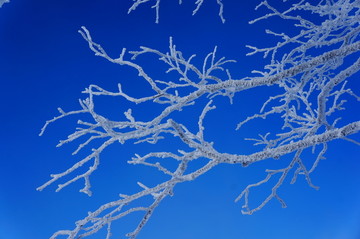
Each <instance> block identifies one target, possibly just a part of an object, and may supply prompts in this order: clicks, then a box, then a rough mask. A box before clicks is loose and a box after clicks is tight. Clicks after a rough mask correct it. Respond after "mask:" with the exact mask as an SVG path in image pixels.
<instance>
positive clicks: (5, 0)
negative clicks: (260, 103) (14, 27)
mask: <svg viewBox="0 0 360 239" xmlns="http://www.w3.org/2000/svg"><path fill="white" fill-rule="evenodd" d="M8 2H10V1H9V0H0V8H1V7H2V5H4V3H8Z"/></svg>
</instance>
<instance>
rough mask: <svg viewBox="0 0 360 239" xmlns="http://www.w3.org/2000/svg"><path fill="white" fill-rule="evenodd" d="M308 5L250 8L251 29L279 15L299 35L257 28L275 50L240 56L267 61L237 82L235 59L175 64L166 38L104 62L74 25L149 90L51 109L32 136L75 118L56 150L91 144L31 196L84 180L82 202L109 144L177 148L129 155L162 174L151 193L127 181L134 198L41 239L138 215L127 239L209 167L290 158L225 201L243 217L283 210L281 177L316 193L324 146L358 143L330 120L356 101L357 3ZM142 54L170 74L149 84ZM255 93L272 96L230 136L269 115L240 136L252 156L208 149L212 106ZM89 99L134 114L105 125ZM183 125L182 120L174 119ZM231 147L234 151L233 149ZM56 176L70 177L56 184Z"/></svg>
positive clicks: (214, 56) (78, 233)
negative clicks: (145, 109) (258, 196)
mask: <svg viewBox="0 0 360 239" xmlns="http://www.w3.org/2000/svg"><path fill="white" fill-rule="evenodd" d="M148 1H150V0H135V1H134V4H133V6H132V7H131V8H130V9H129V11H132V10H135V9H136V7H137V6H139V5H141V4H142V3H146V2H148ZM317 2H318V3H313V5H312V4H310V3H308V2H306V1H303V0H302V1H299V2H298V3H295V4H293V5H292V6H291V7H290V8H289V9H287V10H285V11H282V12H281V11H279V10H277V9H276V8H275V7H273V6H272V5H270V4H269V3H268V2H267V1H264V2H262V3H261V4H260V5H259V6H258V8H259V7H266V8H267V9H268V11H269V12H270V13H268V14H266V15H265V16H262V17H259V18H257V19H255V20H254V21H252V22H251V23H255V22H257V21H259V20H268V19H269V18H271V17H280V18H282V19H284V20H287V21H288V20H290V21H293V22H294V28H295V29H299V30H298V32H297V33H292V35H290V34H286V33H275V32H273V31H272V30H267V31H266V33H268V34H271V35H274V36H275V37H278V38H279V42H278V43H277V44H276V45H275V46H272V47H267V48H257V47H254V46H249V48H250V49H252V50H253V51H252V52H250V53H249V55H252V54H256V53H262V54H264V57H268V56H271V57H270V59H269V61H270V62H269V64H267V65H265V66H264V69H263V70H256V71H254V72H253V74H251V75H250V76H247V77H245V78H234V77H233V74H231V72H230V70H229V69H228V65H229V64H234V63H235V61H234V60H226V59H225V58H224V57H218V50H217V49H218V48H217V47H215V48H214V50H213V51H211V52H210V53H209V54H208V55H206V56H205V57H204V58H203V60H202V61H201V63H200V64H198V63H196V64H195V63H194V59H195V57H197V56H196V55H195V54H194V55H191V56H189V57H185V55H184V54H183V53H182V52H181V51H180V50H179V49H178V48H177V47H176V45H175V44H174V41H173V39H172V38H170V40H169V46H168V51H166V52H164V51H160V50H157V49H153V48H150V47H143V46H142V47H140V49H139V50H137V51H127V50H126V49H125V48H124V49H123V50H122V51H121V53H120V55H119V57H116V58H114V57H111V56H109V55H108V54H107V52H106V50H105V49H103V48H102V47H101V45H100V44H98V43H96V42H95V41H94V40H93V39H92V36H91V34H90V32H89V30H88V29H86V28H85V27H82V28H81V30H80V31H79V33H80V34H81V36H82V37H83V38H84V40H85V41H86V42H87V44H88V45H89V48H90V50H91V51H92V52H94V54H95V55H96V56H100V57H102V58H104V59H106V60H107V61H109V62H111V63H114V64H118V65H120V66H122V67H128V68H132V69H134V70H135V71H136V72H137V74H138V76H139V77H140V78H141V79H142V80H143V82H144V84H148V85H149V86H150V87H151V89H152V92H151V93H147V95H143V96H140V97H135V96H132V95H130V94H128V93H127V92H125V91H124V90H123V89H122V86H121V84H120V83H119V84H118V89H117V90H116V91H109V90H106V89H103V88H102V87H100V86H97V85H90V86H89V87H88V88H86V89H85V90H84V91H83V93H84V94H85V95H86V99H84V100H80V101H79V103H80V109H79V110H74V111H68V112H65V111H64V110H62V109H60V108H59V113H60V115H59V116H57V117H55V118H53V119H51V120H49V121H47V122H46V123H45V126H44V127H43V129H42V130H41V135H42V134H43V133H44V131H45V129H46V128H47V127H48V126H49V124H50V123H53V122H54V121H56V120H59V119H62V118H65V117H68V116H72V117H73V116H74V115H78V116H79V117H80V115H84V114H85V115H88V116H90V119H91V120H87V121H84V120H79V121H78V124H79V127H78V128H76V130H75V132H74V133H72V134H70V135H69V136H68V138H67V139H64V140H61V141H60V143H59V144H58V146H62V145H63V144H66V143H71V142H73V141H75V140H77V139H80V138H81V139H83V143H81V144H79V145H78V147H77V149H76V150H75V151H74V153H73V154H74V155H76V154H77V153H78V152H79V151H81V150H85V148H88V147H90V144H91V145H96V144H97V145H98V146H97V147H95V148H94V149H92V151H91V153H90V154H88V155H87V156H86V157H84V158H82V159H80V160H79V161H78V162H77V163H75V164H74V165H73V166H72V167H70V168H69V169H67V170H65V171H64V172H61V173H58V174H52V175H51V179H50V180H49V181H47V182H46V183H44V184H43V185H42V186H40V187H38V190H43V189H44V188H46V187H48V186H50V185H51V184H53V183H55V182H58V181H63V180H64V182H62V183H60V184H59V185H58V188H57V191H59V190H61V189H63V188H64V187H66V186H68V185H70V184H72V183H73V182H76V181H77V180H84V187H83V188H82V189H81V190H80V191H81V192H83V193H86V194H87V195H89V196H90V195H91V190H90V188H91V183H90V176H91V174H92V173H93V172H94V171H95V170H96V169H97V167H98V165H99V164H100V161H101V154H102V152H103V151H104V150H106V148H107V147H108V146H109V145H111V144H114V143H120V144H125V143H130V144H131V143H134V144H142V143H150V144H157V143H158V142H159V141H167V142H172V140H174V139H176V140H178V141H180V142H181V144H179V145H178V150H177V151H176V152H174V151H172V150H170V149H166V148H164V149H163V151H160V152H156V151H152V152H148V153H146V154H145V155H139V154H136V153H135V156H134V157H133V158H132V159H131V160H129V161H128V163H129V164H134V165H145V166H148V167H151V168H154V169H155V170H156V172H160V173H161V174H163V175H165V177H167V179H166V180H164V181H163V182H161V183H159V184H157V185H153V186H150V185H147V184H146V183H144V182H137V185H138V186H139V187H140V188H139V191H138V192H137V193H135V194H131V195H125V194H120V199H115V200H114V201H112V202H109V203H106V204H104V205H102V206H100V207H99V208H98V209H97V210H95V211H94V212H90V213H89V214H88V216H87V217H85V218H84V219H81V220H79V221H77V222H76V224H75V228H74V229H73V230H60V231H58V232H56V233H54V234H53V236H52V237H51V238H53V239H55V238H57V237H58V236H61V235H66V236H68V238H80V237H81V238H83V237H86V236H89V235H92V234H94V233H96V232H98V231H99V230H100V229H102V228H107V229H106V230H107V233H108V234H107V238H110V235H111V225H112V222H113V221H115V220H118V219H120V218H123V217H126V216H127V215H129V214H132V213H135V212H143V216H142V218H141V220H140V221H139V223H138V225H137V227H136V228H135V229H134V230H133V231H132V232H130V233H128V234H127V237H128V238H132V239H134V238H136V237H137V236H138V234H139V233H140V231H141V229H142V228H143V227H144V225H145V224H146V223H147V222H148V220H149V219H150V217H151V215H152V213H153V212H154V210H155V209H156V208H157V207H158V206H159V205H160V203H161V202H162V200H163V199H164V198H166V197H167V196H172V195H173V194H174V188H175V186H176V185H178V184H180V183H182V182H187V181H192V180H195V179H197V178H198V177H200V176H201V175H203V174H205V173H206V172H208V171H209V170H211V169H213V168H214V167H216V166H217V165H219V164H240V165H242V166H244V167H245V166H249V165H252V164H255V163H256V162H259V161H262V160H267V159H272V158H274V159H278V160H280V159H281V160H284V161H286V160H287V158H289V157H290V158H291V160H290V162H288V163H287V166H286V167H284V168H280V169H267V170H266V172H265V174H266V176H265V178H264V179H263V180H261V181H259V182H256V183H252V184H250V185H248V186H247V187H246V188H245V189H244V190H243V191H242V192H241V193H240V194H239V196H238V197H237V198H236V200H235V201H240V200H243V201H244V204H243V211H242V212H243V213H244V214H252V213H254V212H256V211H258V210H260V209H262V208H263V207H264V206H265V205H266V204H267V203H268V202H269V201H270V200H272V199H276V200H278V201H279V202H280V204H281V205H282V206H283V207H286V204H285V201H284V199H283V198H282V197H280V195H279V194H278V189H279V188H280V187H281V185H282V184H283V183H284V182H285V179H287V178H288V177H291V183H295V182H296V180H297V179H298V177H299V176H300V175H301V176H304V179H305V180H306V182H307V183H308V185H309V186H310V187H312V188H315V189H317V188H318V187H317V186H315V185H314V184H313V182H312V180H311V174H312V173H313V172H314V171H315V169H316V167H317V166H318V165H319V163H320V161H321V160H322V159H324V158H325V154H326V151H327V149H328V147H330V146H331V142H332V141H334V140H347V141H349V142H352V143H355V144H357V145H359V143H358V142H356V141H355V140H354V139H352V138H351V137H352V135H354V134H357V133H358V132H359V130H360V119H359V120H357V121H353V122H346V121H341V118H340V117H337V116H336V115H340V116H341V115H342V114H343V112H344V111H345V112H346V101H347V100H349V99H351V100H353V101H359V100H360V97H359V96H358V93H359V92H356V90H357V89H354V91H353V90H352V89H350V88H349V87H348V85H349V84H348V82H350V81H353V80H354V78H356V77H355V74H359V70H360V57H359V53H360V34H359V33H360V25H359V22H360V3H359V1H350V0H340V1H336V2H333V1H317ZM180 3H181V1H180ZM159 4H160V0H157V1H156V4H155V5H154V8H156V11H157V20H158V10H159ZM196 4H197V8H196V9H195V11H194V13H196V12H197V11H198V9H199V8H200V7H201V5H202V4H203V1H197V2H196ZM218 4H219V5H220V6H221V16H222V4H221V1H218ZM309 11H310V12H311V13H312V14H317V15H318V16H319V19H321V21H319V19H317V20H316V21H315V20H314V18H306V17H307V16H309V14H303V15H301V14H299V12H305V13H308V12H309ZM334 11H335V12H334ZM282 52H285V53H282ZM148 55H149V56H155V58H157V59H158V60H159V64H164V65H165V66H166V70H165V73H170V72H171V74H169V75H167V76H168V77H166V79H162V80H159V79H157V80H155V77H154V76H152V75H151V74H150V73H148V71H147V70H146V66H141V65H140V64H138V63H137V59H138V58H140V57H144V56H148ZM156 78H158V77H156ZM260 86H263V87H267V86H272V87H277V88H278V91H277V92H278V93H277V94H275V93H274V94H273V95H271V96H269V98H268V99H267V100H265V101H264V103H263V105H262V106H261V107H260V109H259V113H256V114H253V115H247V116H244V117H243V118H242V119H239V121H240V122H239V123H238V125H237V127H236V129H237V130H242V129H243V127H245V125H246V124H248V123H250V122H252V121H253V120H254V119H258V118H260V119H263V120H266V119H267V118H268V117H269V116H272V117H277V119H278V122H280V123H281V128H280V129H279V130H278V131H275V132H264V133H263V134H260V137H259V138H245V139H246V140H252V141H254V142H255V145H260V146H261V147H257V148H255V149H256V152H254V153H252V154H234V153H227V152H221V151H220V150H219V149H217V148H216V147H215V145H216V144H215V143H214V142H211V141H208V138H207V130H206V129H207V128H209V127H216V126H214V125H213V126H209V125H208V124H207V125H206V127H205V124H206V120H207V118H208V117H211V115H212V114H216V112H217V111H216V108H217V107H216V104H217V99H218V98H220V97H228V98H229V99H230V103H231V102H232V101H233V100H235V98H234V96H235V95H240V94H242V93H243V91H245V90H250V89H255V88H257V87H260ZM99 96H108V97H119V99H120V100H123V101H125V102H131V103H134V104H133V105H135V106H134V108H133V109H128V110H126V111H124V112H122V113H123V115H124V117H123V119H122V120H113V119H108V118H107V117H105V116H103V115H101V114H100V113H99V112H98V111H96V110H95V107H94V105H95V100H94V99H95V98H97V97H99ZM144 103H148V104H152V105H153V106H154V107H157V108H160V109H162V110H161V111H160V112H159V113H158V114H156V115H154V116H153V117H152V118H151V119H150V120H145V119H143V118H141V117H139V116H138V115H137V114H136V112H137V110H138V108H137V107H139V106H141V105H142V104H144ZM187 108H193V109H195V111H196V112H197V114H192V115H190V116H189V115H186V116H185V117H179V115H181V114H183V110H185V109H187ZM183 116H184V115H183ZM189 117H190V118H191V119H192V120H188V119H187V120H184V118H189ZM219 120H221V117H220V118H219ZM194 125H195V127H194ZM234 128H235V126H234ZM239 145H240V146H241V142H239ZM309 149H312V153H313V157H312V159H311V158H309V156H308V155H307V154H305V153H304V152H305V151H307V150H309ZM305 155H306V156H305ZM285 156H288V157H285ZM200 159H201V160H204V159H205V160H206V162H205V164H202V165H201V166H198V168H195V169H192V170H189V169H188V164H189V163H191V162H193V161H199V160H200ZM168 160H172V161H173V162H174V164H175V165H176V167H175V168H169V167H168V164H166V163H165V161H168ZM311 160H312V161H311ZM88 162H91V163H92V164H91V166H90V167H89V168H88V169H87V170H85V173H81V174H79V173H78V171H80V169H82V168H83V167H85V165H87V163H88ZM305 162H306V163H305ZM311 162H312V163H311ZM309 163H310V164H311V166H310V167H309V166H308V165H309ZM83 171H84V170H82V172H83ZM74 175H76V176H74ZM291 175H292V176H291ZM65 176H68V177H70V179H65ZM68 177H66V178H68ZM71 177H72V178H71ZM273 177H277V178H278V179H277V181H276V182H275V184H274V185H273V186H272V189H271V192H270V193H269V194H268V196H267V197H266V198H265V199H263V200H262V202H261V203H260V205H258V206H256V207H255V208H251V207H250V204H249V200H250V195H251V190H252V189H253V188H254V187H261V186H262V185H264V184H270V179H272V178H273ZM144 198H150V200H151V203H150V204H146V203H144V205H143V206H134V204H135V202H136V204H137V205H138V203H137V202H138V201H141V202H143V201H142V199H144Z"/></svg>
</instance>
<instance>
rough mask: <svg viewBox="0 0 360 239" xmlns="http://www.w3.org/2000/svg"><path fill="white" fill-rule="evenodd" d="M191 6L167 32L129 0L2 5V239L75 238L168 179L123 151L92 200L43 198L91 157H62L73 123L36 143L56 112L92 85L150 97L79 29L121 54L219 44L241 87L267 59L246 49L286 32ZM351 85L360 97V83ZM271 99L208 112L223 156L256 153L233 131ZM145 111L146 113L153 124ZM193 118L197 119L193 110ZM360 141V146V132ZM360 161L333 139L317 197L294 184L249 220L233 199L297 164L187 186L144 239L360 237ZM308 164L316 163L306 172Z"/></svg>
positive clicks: (167, 18)
mask: <svg viewBox="0 0 360 239" xmlns="http://www.w3.org/2000/svg"><path fill="white" fill-rule="evenodd" d="M184 2H186V3H184V4H183V5H182V6H178V5H177V1H163V2H162V3H161V12H160V23H159V24H155V23H154V19H155V14H154V11H153V10H152V9H150V8H149V6H150V5H149V4H147V5H146V6H145V5H144V6H142V7H140V8H139V9H138V10H137V11H135V12H133V13H131V14H130V15H128V14H126V13H127V9H128V8H129V7H130V4H131V1H130V0H121V1H115V0H101V1H100V0H92V1H84V0H77V1H69V0H62V1H45V0H32V1H30V0H18V1H15V0H14V1H12V2H11V3H8V4H4V5H3V7H2V8H1V9H0V81H1V93H0V104H1V111H0V112H1V113H0V115H1V117H0V127H1V144H0V160H1V161H0V162H1V164H0V239H25V238H26V239H43V238H49V237H50V235H52V233H53V232H55V231H57V230H59V229H72V228H73V225H74V222H75V221H76V220H78V219H81V218H83V217H84V216H86V214H87V211H92V210H95V209H96V208H98V206H100V205H101V204H103V203H106V202H108V201H111V200H115V199H117V198H118V196H117V195H118V193H125V194H130V193H134V192H137V191H138V190H139V188H138V186H137V185H136V182H137V181H139V180H140V181H142V182H144V183H145V184H146V183H148V184H149V185H150V186H151V185H152V184H154V183H156V182H158V181H159V180H161V177H160V176H159V177H158V176H153V175H158V174H159V172H157V171H156V170H152V169H147V168H144V167H141V166H140V167H138V166H131V165H127V164H126V161H127V160H128V159H130V157H131V156H133V154H134V153H139V154H144V153H146V152H147V151H148V150H151V146H146V145H143V146H132V145H130V144H126V145H125V146H120V145H114V146H112V147H110V148H109V149H107V150H106V151H105V152H104V154H103V155H102V163H101V165H100V168H99V169H98V171H97V172H96V173H94V175H93V177H92V178H91V179H92V182H93V183H92V184H93V188H92V189H93V192H94V195H93V196H92V197H88V196H86V195H85V194H82V193H78V190H79V189H80V188H81V187H82V183H83V182H79V183H75V184H73V185H71V186H70V187H68V188H65V189H64V190H63V191H61V192H59V193H55V192H54V190H55V188H56V187H55V185H52V186H50V187H48V188H46V189H45V190H44V191H42V192H38V191H36V190H35V188H36V187H38V186H39V185H41V184H42V183H44V182H45V181H46V180H48V179H49V175H50V173H56V172H60V171H63V170H65V169H66V168H67V167H69V166H70V165H72V164H73V162H75V161H76V159H78V158H79V157H80V156H84V155H85V153H86V152H87V151H84V153H82V154H80V155H79V156H74V157H73V156H71V152H72V151H73V150H74V149H75V147H76V145H75V144H70V145H66V146H64V147H62V148H55V145H56V144H57V142H58V140H60V139H64V138H66V136H67V135H68V134H70V133H72V132H73V130H74V128H75V123H76V120H77V118H76V117H72V118H68V119H64V120H61V121H58V122H57V123H55V124H53V125H51V126H50V127H49V129H48V131H47V132H46V133H45V135H44V136H43V137H39V136H38V134H39V132H40V129H41V127H42V126H43V124H44V122H45V121H46V120H48V119H50V118H52V117H54V116H56V115H57V114H58V112H57V110H56V108H57V107H62V108H63V109H64V110H72V109H78V102H77V99H78V98H83V97H84V95H82V94H81V93H80V92H81V91H82V90H83V89H84V88H85V87H87V86H88V85H89V84H98V85H100V86H102V87H104V88H105V89H110V90H111V89H113V90H115V89H116V85H117V83H118V82H122V84H123V85H124V90H127V92H130V93H131V94H136V92H138V93H139V94H146V92H147V90H148V89H147V88H146V87H147V86H146V85H145V84H142V81H139V79H137V77H136V74H135V72H134V71H132V70H129V69H127V68H125V69H123V68H122V67H120V66H117V65H114V64H111V63H108V62H107V61H105V60H104V59H102V58H99V57H95V56H94V55H93V53H92V52H91V51H90V50H89V49H88V46H87V43H86V42H85V41H84V40H83V39H82V38H81V36H80V35H79V34H78V33H77V30H79V29H80V27H81V26H82V25H84V26H86V27H87V28H88V29H89V30H90V31H91V33H92V36H93V38H94V40H95V41H96V42H98V43H101V44H102V46H103V47H104V48H105V49H106V50H107V51H108V53H109V54H110V55H111V56H113V57H117V56H118V54H119V53H120V52H121V49H122V48H123V47H126V48H127V49H129V50H137V49H138V47H139V46H140V45H144V46H150V47H153V48H158V49H161V50H163V51H166V50H167V46H168V40H169V36H173V37H174V42H175V44H176V45H177V46H178V49H181V50H183V53H184V54H185V56H189V55H191V54H193V53H196V54H197V55H198V56H199V57H204V56H205V55H206V54H207V53H208V52H210V51H212V49H213V47H214V46H215V45H218V46H219V49H218V53H219V55H220V56H226V57H227V58H228V59H236V60H237V61H238V63H236V65H233V68H232V72H233V73H232V74H233V76H234V77H235V78H240V77H243V76H246V75H249V72H250V71H251V70H253V69H261V67H262V66H263V64H264V63H265V62H266V61H264V60H263V59H262V57H261V56H254V57H245V54H246V52H248V50H247V49H246V48H245V47H244V45H246V44H251V45H258V46H269V45H271V44H272V43H273V42H274V39H273V38H271V37H266V36H265V34H264V29H265V28H270V27H271V28H272V29H274V30H276V29H283V28H284V27H286V24H283V23H281V22H280V21H278V20H277V19H274V20H272V21H269V22H262V23H259V24H257V25H248V24H247V22H248V21H249V20H251V19H253V18H254V17H255V16H260V14H261V13H262V11H259V12H256V13H254V11H253V9H254V7H255V6H256V4H257V3H258V1H225V0H224V3H225V9H224V16H225V18H226V19H227V22H226V24H222V23H221V21H220V19H219V18H218V16H217V14H218V6H217V5H216V1H210V0H208V1H206V2H205V4H204V6H203V7H202V9H201V10H200V11H199V13H198V14H197V15H195V16H193V17H192V16H191V12H192V10H193V9H194V5H193V2H194V1H184ZM240 2H241V3H240ZM279 2H280V1H279ZM282 31H283V30H282ZM144 59H147V58H144ZM150 59H153V61H147V60H142V59H139V62H143V63H144V65H145V66H147V69H150V71H154V72H155V73H157V70H156V68H153V67H157V65H158V64H157V63H158V62H157V61H156V60H155V58H150ZM199 59H201V58H199ZM162 69H163V68H160V70H162ZM159 72H160V71H159ZM358 77H359V75H357V78H358ZM350 84H352V85H351V86H352V87H353V88H354V91H355V92H357V93H359V86H360V84H359V82H357V83H350ZM271 90H272V89H271V88H264V89H259V90H258V91H249V92H244V93H242V94H240V95H239V96H237V97H236V98H235V100H236V102H235V103H234V105H232V106H230V105H229V104H228V101H227V100H226V99H219V101H218V102H217V103H218V106H219V107H218V109H217V110H216V111H213V112H211V114H209V120H208V121H207V124H208V125H214V124H215V123H218V122H223V123H222V124H218V126H216V127H214V126H213V127H211V128H210V127H208V129H209V133H208V135H207V136H206V137H208V139H209V140H216V139H218V141H219V142H218V143H217V144H216V146H217V148H218V149H219V150H220V151H229V152H242V153H246V152H251V151H252V150H253V149H252V148H251V147H250V144H249V143H247V144H240V143H239V142H238V141H237V138H236V137H239V138H242V137H249V136H255V135H256V134H255V135H254V134H253V132H252V128H249V127H248V128H244V131H239V132H233V129H234V128H235V126H236V123H237V122H239V121H240V120H241V119H244V117H245V115H246V114H250V113H255V112H257V110H258V109H259V106H260V103H261V102H262V101H263V100H264V99H266V97H267V95H266V94H267V93H269V91H271ZM100 103H101V102H100ZM103 107H105V108H104V111H109V112H115V114H117V115H119V114H122V111H123V110H126V109H127V108H128V106H127V105H123V104H122V105H121V104H120V103H119V102H116V100H112V101H111V102H109V103H106V104H105V103H103ZM347 107H348V108H350V109H352V110H348V111H346V112H343V113H344V114H345V115H344V118H345V120H344V123H346V120H348V121H349V120H358V119H359V107H358V106H356V105H355V104H352V103H349V104H348V105H347ZM356 107H357V108H356ZM149 112H150V109H149ZM242 112H244V113H245V115H244V114H242ZM147 113H148V112H143V113H142V114H141V113H139V115H140V116H144V117H146V115H147ZM184 114H185V115H186V114H187V115H186V117H187V116H189V117H191V116H192V114H191V111H189V112H187V111H185V112H184ZM272 123H274V122H271V121H270V123H269V122H263V121H257V122H256V123H255V124H253V125H252V126H253V127H254V128H256V129H258V130H260V131H262V132H267V131H271V129H272ZM229 132H230V133H229ZM352 138H354V139H357V140H359V136H358V135H357V136H352ZM77 142H80V141H77ZM239 145H240V146H239ZM167 146H168V147H170V148H172V149H175V148H176V147H177V145H167ZM247 147H248V148H247ZM359 154H360V150H359V147H358V146H356V145H354V144H350V143H348V142H345V141H336V142H335V141H334V142H331V143H330V144H329V150H328V152H327V154H326V156H327V158H328V159H327V160H325V161H322V162H321V164H320V165H319V167H318V169H317V170H316V172H314V173H313V182H314V184H316V185H318V186H320V190H319V191H315V190H314V189H312V188H309V187H308V186H307V184H306V183H305V180H304V179H303V178H302V177H300V178H299V179H298V182H297V183H296V184H294V185H290V184H289V180H287V181H286V183H285V184H284V185H283V187H282V188H281V189H280V190H279V194H280V195H281V196H282V197H283V199H284V200H285V201H286V202H287V204H288V208H286V209H282V208H281V206H280V204H279V203H278V202H277V201H274V200H273V201H271V202H270V203H269V204H268V205H267V206H266V207H265V208H264V209H262V210H261V211H260V212H257V213H255V214H254V215H252V216H245V215H242V214H241V213H240V210H241V206H242V204H241V203H242V202H241V203H236V204H235V203H233V200H234V199H235V198H236V197H237V195H238V194H239V193H240V192H241V191H242V190H243V188H244V187H245V186H246V185H247V184H250V183H254V182H257V181H259V180H261V179H262V178H263V177H265V174H264V170H265V169H266V168H273V169H276V168H278V167H281V166H285V165H286V163H287V162H288V160H289V159H286V158H285V159H283V160H280V161H274V160H271V159H270V160H268V161H266V162H261V163H258V164H255V165H252V166H251V167H248V168H242V167H240V166H233V165H222V166H219V167H217V168H215V169H214V170H212V171H211V172H209V173H207V174H206V175H203V176H202V177H200V178H199V179H198V180H196V181H194V182H190V183H184V184H182V185H178V186H177V187H176V188H175V196H174V197H172V198H167V199H165V200H164V202H163V203H162V204H161V205H160V206H159V207H158V208H157V210H156V211H155V213H154V215H153V216H152V219H151V220H150V222H149V223H148V224H147V225H146V227H145V228H144V229H143V231H142V232H141V233H140V235H139V237H138V238H139V239H153V238H157V239H165V238H166V239H170V238H171V239H195V238H202V239H225V238H226V239H262V238H267V239H282V238H286V239H304V238H306V239H359V238H360V203H359V202H360V190H359V185H360V184H359V183H360V177H359V171H360V162H359ZM307 155H309V156H310V154H307ZM311 160H312V158H310V157H309V161H308V163H309V165H310V163H311ZM272 182H274V181H272ZM269 186H270V185H268V186H265V187H262V188H260V189H258V190H257V191H256V192H254V194H253V195H252V196H253V197H252V206H255V205H257V203H259V202H261V199H263V197H264V196H266V195H267V193H268V192H269ZM138 216H139V215H134V216H129V217H127V218H125V219H123V220H119V221H118V222H117V223H114V225H113V238H125V236H124V234H125V233H126V232H129V231H131V230H132V229H134V228H135V226H136V222H137V221H138V219H139V217H138ZM104 235H105V232H100V233H99V234H96V235H95V236H93V237H90V238H95V239H96V238H105V236H104Z"/></svg>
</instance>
